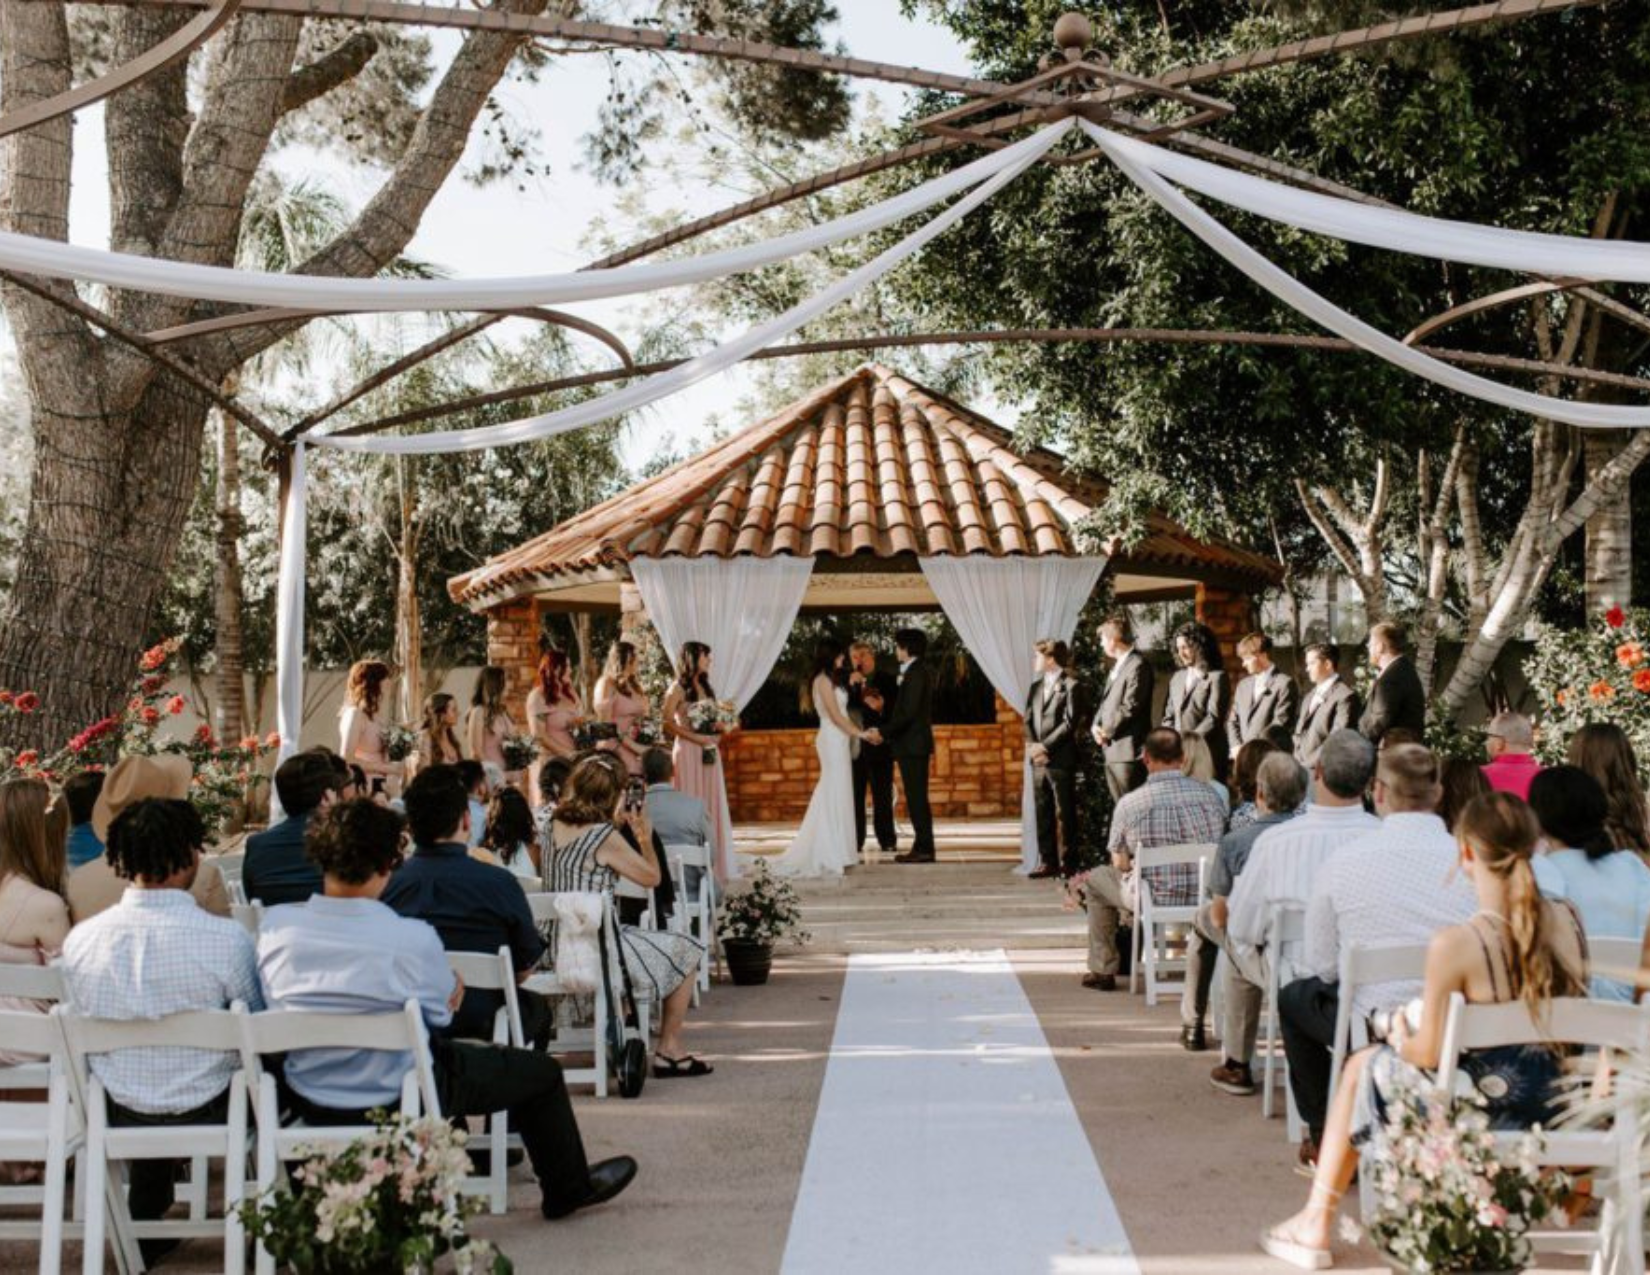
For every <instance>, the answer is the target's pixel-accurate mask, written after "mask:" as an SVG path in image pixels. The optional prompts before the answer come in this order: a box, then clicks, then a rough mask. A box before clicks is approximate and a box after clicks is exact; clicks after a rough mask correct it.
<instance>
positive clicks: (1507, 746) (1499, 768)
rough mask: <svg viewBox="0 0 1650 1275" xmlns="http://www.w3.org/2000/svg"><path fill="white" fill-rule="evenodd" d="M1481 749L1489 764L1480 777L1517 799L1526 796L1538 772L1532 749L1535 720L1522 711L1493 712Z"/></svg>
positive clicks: (1522, 798)
mask: <svg viewBox="0 0 1650 1275" xmlns="http://www.w3.org/2000/svg"><path fill="white" fill-rule="evenodd" d="M1484 751H1485V752H1487V753H1489V755H1490V764H1489V765H1487V766H1485V767H1483V771H1484V778H1485V779H1487V780H1489V783H1490V787H1491V788H1493V789H1495V790H1496V791H1497V792H1510V793H1512V795H1513V796H1515V797H1517V798H1518V799H1519V800H1520V801H1528V800H1529V799H1530V785H1531V784H1532V783H1534V782H1535V777H1536V776H1537V775H1539V774H1540V773H1541V763H1540V762H1538V761H1537V760H1536V759H1535V758H1534V757H1533V756H1532V754H1533V753H1534V751H1535V724H1534V723H1533V722H1531V721H1530V719H1529V718H1528V717H1525V716H1524V714H1523V713H1497V714H1496V715H1495V717H1494V718H1493V719H1492V720H1491V721H1490V724H1489V725H1488V726H1486V727H1485V728H1484Z"/></svg>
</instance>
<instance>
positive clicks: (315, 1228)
mask: <svg viewBox="0 0 1650 1275" xmlns="http://www.w3.org/2000/svg"><path fill="white" fill-rule="evenodd" d="M380 1115H381V1118H380V1122H379V1125H378V1129H377V1131H376V1132H375V1133H373V1134H371V1135H370V1136H368V1137H364V1138H358V1139H356V1140H355V1141H354V1142H351V1143H350V1144H349V1145H348V1146H346V1147H344V1148H343V1149H342V1150H331V1151H327V1152H324V1153H319V1154H316V1155H314V1156H313V1157H312V1158H311V1159H309V1160H308V1161H306V1162H305V1163H304V1164H303V1165H302V1166H301V1167H300V1168H298V1169H297V1170H296V1171H295V1172H294V1173H293V1175H292V1189H291V1190H290V1191H287V1190H282V1189H280V1188H279V1187H277V1188H275V1189H273V1190H271V1191H270V1192H269V1193H267V1194H266V1195H264V1196H262V1197H261V1198H257V1199H248V1200H246V1201H244V1202H243V1203H242V1204H241V1206H240V1211H241V1219H242V1221H243V1222H245V1224H246V1229H247V1232H248V1233H249V1234H250V1235H251V1236H252V1238H253V1239H255V1240H260V1241H262V1243H263V1246H264V1247H265V1248H266V1249H268V1250H269V1252H270V1253H271V1255H273V1256H274V1258H275V1260H276V1261H277V1262H278V1263H280V1264H282V1265H290V1266H291V1267H292V1268H293V1269H294V1270H299V1271H305V1272H311V1271H312V1272H316V1273H317V1275H320V1273H323V1272H324V1273H326V1275H346V1273H347V1275H356V1273H357V1272H360V1273H361V1275H366V1273H367V1272H379V1273H381V1272H384V1271H418V1272H428V1271H434V1270H435V1268H436V1261H437V1260H438V1259H439V1258H441V1257H442V1256H444V1255H446V1254H449V1253H450V1254H452V1258H453V1268H454V1269H455V1270H456V1271H458V1272H460V1273H461V1275H478V1273H482V1275H508V1272H510V1271H511V1270H513V1269H514V1268H513V1267H512V1265H511V1263H510V1260H509V1259H508V1258H507V1257H505V1256H504V1255H503V1254H502V1253H500V1252H499V1251H498V1250H497V1249H495V1248H494V1247H493V1246H492V1245H491V1244H490V1243H488V1242H487V1241H486V1240H475V1239H471V1238H470V1235H469V1232H468V1231H467V1229H466V1226H467V1223H468V1221H469V1219H470V1218H471V1217H473V1216H475V1215H476V1214H477V1213H480V1212H481V1211H482V1210H483V1209H484V1208H485V1207H486V1204H485V1202H484V1201H483V1200H482V1198H481V1197H480V1196H477V1195H466V1194H464V1193H463V1192H462V1191H461V1190H460V1187H461V1185H462V1183H463V1181H464V1179H465V1178H466V1177H468V1176H469V1174H470V1157H469V1156H468V1155H466V1154H465V1151H464V1143H465V1139H466V1134H465V1133H464V1132H463V1131H462V1130H459V1129H455V1128H453V1126H452V1125H451V1124H449V1123H448V1122H447V1121H445V1120H442V1119H441V1118H439V1117H434V1116H425V1117H422V1118H420V1119H417V1120H413V1119H409V1118H408V1117H406V1116H402V1115H396V1116H394V1117H385V1116H382V1113H380Z"/></svg>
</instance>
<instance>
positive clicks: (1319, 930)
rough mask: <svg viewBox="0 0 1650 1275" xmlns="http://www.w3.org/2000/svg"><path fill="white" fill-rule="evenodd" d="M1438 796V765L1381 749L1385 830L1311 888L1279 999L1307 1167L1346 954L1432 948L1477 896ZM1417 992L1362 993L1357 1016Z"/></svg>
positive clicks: (1391, 987)
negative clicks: (1359, 949) (1295, 969)
mask: <svg viewBox="0 0 1650 1275" xmlns="http://www.w3.org/2000/svg"><path fill="white" fill-rule="evenodd" d="M1442 795H1443V793H1442V789H1441V785H1440V784H1439V782H1438V762H1437V759H1436V758H1434V757H1433V755H1432V754H1431V753H1429V752H1428V751H1427V750H1426V749H1425V748H1422V747H1421V746H1420V745H1419V744H1398V745H1394V746H1392V747H1389V748H1386V749H1384V750H1383V751H1382V752H1381V753H1380V754H1379V764H1378V765H1377V768H1376V771H1375V812H1376V813H1377V814H1378V815H1380V816H1381V826H1380V827H1379V828H1378V829H1376V830H1375V831H1374V832H1371V833H1369V834H1368V835H1367V836H1364V837H1360V838H1358V839H1357V840H1355V841H1352V842H1351V843H1349V844H1347V845H1346V846H1345V847H1344V848H1342V849H1341V850H1340V851H1339V853H1337V854H1335V855H1334V856H1333V857H1331V858H1330V860H1329V862H1328V863H1326V864H1325V865H1324V866H1323V868H1322V869H1321V870H1320V871H1319V873H1318V876H1317V879H1316V880H1315V881H1314V883H1313V886H1312V897H1311V899H1310V900H1309V901H1308V903H1307V907H1306V952H1305V959H1304V964H1303V968H1304V970H1305V977H1303V978H1300V979H1297V980H1296V981H1294V982H1291V983H1289V984H1287V985H1286V986H1284V987H1283V988H1282V989H1281V990H1280V992H1279V993H1278V1009H1279V1013H1280V1017H1281V1018H1282V1020H1283V1045H1284V1052H1285V1053H1286V1054H1287V1055H1288V1058H1289V1088H1290V1090H1291V1092H1292V1093H1293V1094H1294V1097H1295V1109H1296V1110H1297V1111H1299V1112H1300V1115H1301V1119H1302V1120H1304V1121H1305V1122H1306V1126H1307V1130H1308V1133H1307V1136H1306V1138H1305V1139H1304V1140H1303V1142H1302V1144H1301V1156H1300V1158H1301V1161H1302V1163H1306V1162H1309V1161H1311V1160H1313V1159H1315V1158H1316V1156H1317V1149H1318V1146H1319V1145H1320V1143H1321V1142H1322V1139H1323V1127H1324V1117H1325V1114H1326V1110H1327V1107H1328V1093H1329V1068H1330V1049H1331V1047H1332V1045H1333V1043H1334V1032H1335V1015H1336V1011H1337V1009H1338V1008H1339V1005H1340V996H1339V993H1338V990H1337V988H1336V980H1337V979H1338V978H1339V977H1340V970H1341V953H1342V952H1343V951H1345V950H1346V948H1347V947H1348V946H1349V945H1351V944H1354V943H1356V944H1359V945H1361V946H1364V947H1373V946H1376V945H1378V944H1394V943H1426V942H1428V941H1429V940H1430V939H1431V938H1432V936H1433V934H1434V933H1436V932H1437V931H1438V930H1439V929H1441V928H1443V927H1444V926H1449V925H1457V924H1459V923H1461V922H1462V921H1465V920H1466V919H1467V917H1468V916H1470V915H1471V914H1472V908H1473V894H1472V891H1471V889H1469V888H1468V887H1467V884H1466V883H1465V882H1463V881H1462V880H1461V876H1460V873H1459V872H1458V871H1457V869H1456V860H1457V853H1456V841H1455V838H1454V837H1452V836H1451V835H1450V833H1449V830H1448V829H1447V828H1445V827H1444V821H1443V820H1442V819H1440V818H1439V817H1438V813H1437V811H1438V800H1439V798H1440V797H1441V796H1442ZM1302 822H1303V823H1304V822H1305V821H1304V820H1303V821H1302ZM1263 853H1264V851H1263ZM1257 862H1258V860H1257ZM1253 870H1254V865H1251V866H1250V871H1251V872H1252V871H1253ZM1419 990H1420V988H1419V986H1418V984H1416V983H1415V982H1413V981H1402V982H1395V983H1374V984H1370V985H1368V986H1364V987H1360V988H1359V989H1358V993H1357V996H1356V998H1355V999H1354V1001H1353V1003H1352V1007H1351V1012H1352V1015H1353V1017H1354V1019H1359V1018H1368V1017H1369V1016H1370V1015H1371V1014H1373V1013H1374V1012H1375V1011H1376V1010H1378V1009H1386V1008H1390V1007H1391V1006H1394V1005H1399V1004H1402V1003H1403V1002H1405V1001H1407V1000H1409V999H1411V998H1412V997H1413V996H1415V995H1416V994H1417V993H1418V992H1419Z"/></svg>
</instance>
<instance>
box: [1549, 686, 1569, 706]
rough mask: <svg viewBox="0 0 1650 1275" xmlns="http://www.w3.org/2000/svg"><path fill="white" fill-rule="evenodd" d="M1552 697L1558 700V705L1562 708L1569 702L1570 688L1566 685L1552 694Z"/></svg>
mask: <svg viewBox="0 0 1650 1275" xmlns="http://www.w3.org/2000/svg"><path fill="white" fill-rule="evenodd" d="M1553 698H1554V699H1556V700H1557V701H1558V706H1559V707H1560V708H1563V707H1564V706H1565V705H1566V704H1568V703H1569V702H1570V688H1569V687H1568V686H1566V687H1565V688H1564V689H1563V690H1562V691H1560V692H1559V693H1558V694H1557V695H1555V696H1553Z"/></svg>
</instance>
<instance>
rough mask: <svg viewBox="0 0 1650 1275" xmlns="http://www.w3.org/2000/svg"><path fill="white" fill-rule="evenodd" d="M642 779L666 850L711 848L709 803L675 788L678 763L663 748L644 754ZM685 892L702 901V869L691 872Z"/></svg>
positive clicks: (652, 822)
mask: <svg viewBox="0 0 1650 1275" xmlns="http://www.w3.org/2000/svg"><path fill="white" fill-rule="evenodd" d="M642 778H643V779H644V780H646V781H647V796H646V798H645V800H644V803H643V805H644V808H645V809H646V811H647V822H648V824H649V826H651V827H652V829H653V835H654V836H656V837H658V839H659V844H660V845H664V846H708V845H709V844H710V815H709V814H708V813H707V812H706V810H705V803H704V802H702V801H700V800H699V798H697V797H695V796H693V795H691V794H690V793H685V792H680V791H678V790H677V789H676V788H675V786H674V781H675V778H676V763H675V762H674V761H673V760H672V759H671V756H670V754H669V753H668V752H666V751H665V750H664V749H663V748H650V749H648V750H647V751H646V752H645V753H643V754H642ZM683 875H684V876H685V877H686V878H687V879H686V880H685V881H683V883H682V889H683V890H684V891H685V892H686V894H687V897H688V898H690V899H697V898H698V897H699V879H700V877H701V876H703V875H704V869H702V868H692V867H690V868H687V869H686V870H685V871H684V873H683Z"/></svg>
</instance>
